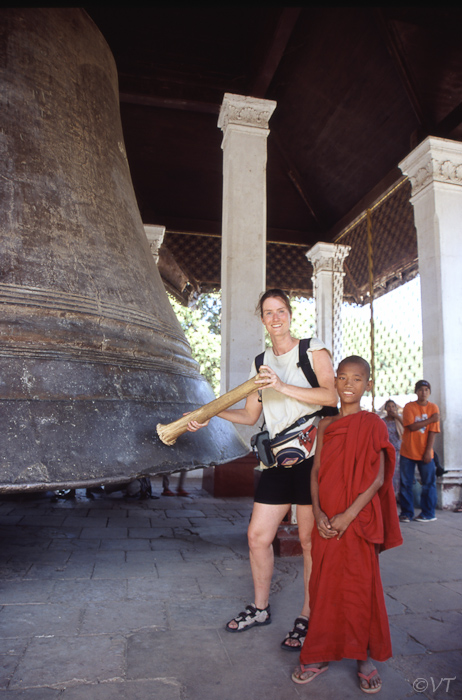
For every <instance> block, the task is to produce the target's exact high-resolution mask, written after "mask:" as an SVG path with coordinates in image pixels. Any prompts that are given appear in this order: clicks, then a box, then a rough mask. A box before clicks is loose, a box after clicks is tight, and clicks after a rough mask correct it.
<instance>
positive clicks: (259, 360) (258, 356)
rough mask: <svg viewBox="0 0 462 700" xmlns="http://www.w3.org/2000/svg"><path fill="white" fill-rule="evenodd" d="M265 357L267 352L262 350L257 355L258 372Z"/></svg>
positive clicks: (256, 365)
mask: <svg viewBox="0 0 462 700" xmlns="http://www.w3.org/2000/svg"><path fill="white" fill-rule="evenodd" d="M264 357H265V353H264V352H261V353H260V354H259V355H257V356H256V358H255V367H256V368H257V372H258V370H259V369H260V367H261V366H262V364H263V358H264Z"/></svg>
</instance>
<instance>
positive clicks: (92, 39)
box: [0, 8, 248, 491]
mask: <svg viewBox="0 0 462 700" xmlns="http://www.w3.org/2000/svg"><path fill="white" fill-rule="evenodd" d="M0 18H1V25H2V31H1V32H0V86H1V90H0V100H1V109H2V124H1V131H0V148H1V158H0V175H1V177H0V214H1V221H0V368H1V371H0V420H1V430H0V459H1V476H0V491H23V490H28V489H29V490H32V489H34V490H35V489H58V488H72V487H77V486H90V485H92V484H101V483H116V482H120V481H122V480H128V479H131V478H135V477H136V476H141V475H149V474H156V473H162V472H170V471H173V470H175V469H183V468H193V467H197V466H202V465H210V464H220V463H224V462H228V461H230V460H232V459H234V458H236V457H240V456H243V455H245V454H247V453H248V448H247V446H246V445H245V444H244V442H243V441H242V440H241V439H240V437H239V436H238V434H237V432H236V431H235V429H234V428H233V426H232V425H231V424H229V423H227V422H225V421H221V420H220V419H217V418H215V419H212V421H211V423H210V425H209V427H208V428H207V429H205V430H202V431H199V433H197V434H185V435H184V436H182V437H181V438H180V439H179V440H178V441H177V443H176V444H175V446H173V447H168V446H166V445H164V444H163V443H162V442H161V441H160V439H159V438H158V436H157V433H156V425H157V423H159V422H161V423H168V422H170V421H173V420H175V419H177V418H179V417H180V416H181V415H182V414H183V413H184V412H185V411H189V410H192V409H194V408H198V407H199V406H201V405H203V404H205V403H208V402H209V401H211V400H213V399H214V398H215V397H214V394H213V392H212V389H211V387H210V386H209V385H208V383H207V382H206V381H205V380H204V379H203V378H202V377H201V376H200V374H199V370H198V365H197V363H196V362H195V361H194V360H193V359H192V357H191V352H190V348H189V345H188V343H187V341H186V339H185V336H184V334H183V331H182V330H181V327H180V325H179V323H178V321H177V319H176V317H175V314H174V312H173V310H172V308H171V306H170V303H169V301H168V298H167V295H166V293H165V289H164V286H163V283H162V280H161V278H160V275H159V273H158V270H157V268H156V265H155V262H154V260H153V257H152V255H151V252H150V248H149V244H148V241H147V238H146V235H145V232H144V228H143V224H142V221H141V218H140V214H139V211H138V207H137V204H136V199H135V195H134V191H133V187H132V183H131V178H130V171H129V166H128V162H127V157H126V154H125V149H124V140H123V135H122V128H121V122H120V115H119V98H118V84H117V71H116V67H115V64H114V60H113V58H112V55H111V53H110V51H109V49H108V46H107V44H106V42H105V40H104V38H103V37H102V35H101V34H100V32H99V31H98V30H97V28H96V27H95V25H94V24H93V23H92V21H91V20H90V19H89V17H88V16H87V15H86V13H85V12H84V11H82V10H79V9H63V8H53V9H25V8H22V9H4V10H1V11H0Z"/></svg>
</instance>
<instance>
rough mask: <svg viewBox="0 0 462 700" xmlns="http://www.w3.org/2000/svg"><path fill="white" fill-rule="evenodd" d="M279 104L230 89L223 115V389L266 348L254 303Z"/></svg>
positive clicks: (262, 270)
mask: <svg viewBox="0 0 462 700" xmlns="http://www.w3.org/2000/svg"><path fill="white" fill-rule="evenodd" d="M275 107H276V103H275V102H272V101H269V100H260V99H255V98H253V97H244V96H242V95H231V94H228V93H227V94H225V96H224V99H223V104H222V107H221V110H220V116H219V119H218V126H219V128H221V129H222V131H223V142H222V148H223V230H222V254H221V289H222V317H221V340H222V342H221V348H222V350H221V353H222V354H221V388H220V390H221V393H225V392H226V391H229V390H230V389H233V388H234V387H236V386H238V385H239V384H241V383H242V382H244V381H245V380H246V379H247V378H248V374H249V369H250V364H251V362H252V360H253V358H254V357H255V355H257V354H258V353H259V352H261V350H262V349H263V348H264V330H263V326H262V324H261V322H260V319H259V317H258V316H256V315H255V307H256V305H257V302H258V298H259V296H260V294H261V292H263V291H265V284H266V159H267V155H266V153H267V137H268V134H269V129H268V122H269V119H270V117H271V115H272V113H273V111H274V109H275ZM241 432H243V433H245V430H244V431H241ZM253 432H255V431H253Z"/></svg>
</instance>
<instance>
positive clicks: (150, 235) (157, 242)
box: [144, 224, 165, 265]
mask: <svg viewBox="0 0 462 700" xmlns="http://www.w3.org/2000/svg"><path fill="white" fill-rule="evenodd" d="M144 230H145V232H146V238H147V239H148V241H149V247H150V248H151V253H152V257H153V258H154V260H155V262H156V265H157V263H158V262H159V248H160V246H161V245H162V241H163V240H164V235H165V226H150V225H148V224H146V225H145V227H144Z"/></svg>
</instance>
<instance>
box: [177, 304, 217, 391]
mask: <svg viewBox="0 0 462 700" xmlns="http://www.w3.org/2000/svg"><path fill="white" fill-rule="evenodd" d="M168 298H169V300H170V303H171V305H172V307H173V310H174V312H175V314H176V317H177V318H178V321H179V322H180V325H181V327H182V329H183V331H184V334H185V336H186V339H187V341H188V343H189V344H190V346H191V353H192V356H193V357H194V359H195V360H196V362H198V363H199V366H200V373H201V374H202V376H203V377H205V379H207V381H208V382H209V384H210V385H211V387H212V389H213V391H214V392H215V396H218V395H219V391H220V354H221V335H220V321H221V298H220V296H219V295H218V294H216V293H214V294H201V295H200V297H199V299H198V301H197V303H196V305H195V306H194V307H187V306H182V305H181V304H180V303H178V302H177V301H176V299H175V298H174V297H173V296H171V295H170V294H168Z"/></svg>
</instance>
